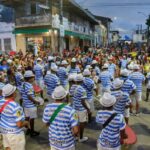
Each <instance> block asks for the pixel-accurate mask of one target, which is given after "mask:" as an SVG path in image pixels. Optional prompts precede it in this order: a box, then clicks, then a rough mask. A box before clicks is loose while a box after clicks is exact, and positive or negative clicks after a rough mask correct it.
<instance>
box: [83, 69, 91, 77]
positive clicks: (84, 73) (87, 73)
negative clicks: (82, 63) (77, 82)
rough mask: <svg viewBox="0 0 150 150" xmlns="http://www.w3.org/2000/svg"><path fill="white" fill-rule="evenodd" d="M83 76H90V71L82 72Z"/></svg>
mask: <svg viewBox="0 0 150 150" xmlns="http://www.w3.org/2000/svg"><path fill="white" fill-rule="evenodd" d="M83 75H84V76H90V75H91V72H90V70H89V69H85V70H84V71H83Z"/></svg>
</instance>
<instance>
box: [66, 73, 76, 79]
mask: <svg viewBox="0 0 150 150" xmlns="http://www.w3.org/2000/svg"><path fill="white" fill-rule="evenodd" d="M76 76H77V74H76V73H71V74H69V76H68V80H69V81H75V79H76Z"/></svg>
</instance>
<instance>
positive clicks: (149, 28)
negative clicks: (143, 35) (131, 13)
mask: <svg viewBox="0 0 150 150" xmlns="http://www.w3.org/2000/svg"><path fill="white" fill-rule="evenodd" d="M146 25H147V45H148V47H149V46H150V15H149V17H148V19H147V20H146Z"/></svg>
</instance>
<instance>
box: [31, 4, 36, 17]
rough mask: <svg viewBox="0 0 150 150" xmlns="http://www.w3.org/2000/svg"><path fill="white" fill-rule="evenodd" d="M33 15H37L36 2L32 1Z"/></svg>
mask: <svg viewBox="0 0 150 150" xmlns="http://www.w3.org/2000/svg"><path fill="white" fill-rule="evenodd" d="M31 15H36V3H31Z"/></svg>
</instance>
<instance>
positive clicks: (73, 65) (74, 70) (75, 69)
mask: <svg viewBox="0 0 150 150" xmlns="http://www.w3.org/2000/svg"><path fill="white" fill-rule="evenodd" d="M67 70H68V73H80V72H81V70H80V68H79V66H78V65H77V60H76V58H72V60H71V65H70V66H68V69H67Z"/></svg>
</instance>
